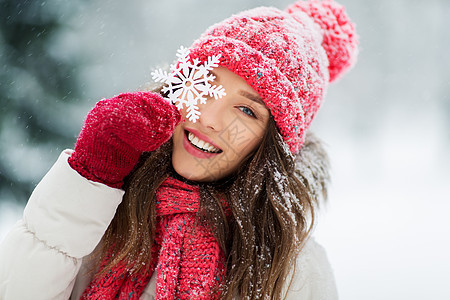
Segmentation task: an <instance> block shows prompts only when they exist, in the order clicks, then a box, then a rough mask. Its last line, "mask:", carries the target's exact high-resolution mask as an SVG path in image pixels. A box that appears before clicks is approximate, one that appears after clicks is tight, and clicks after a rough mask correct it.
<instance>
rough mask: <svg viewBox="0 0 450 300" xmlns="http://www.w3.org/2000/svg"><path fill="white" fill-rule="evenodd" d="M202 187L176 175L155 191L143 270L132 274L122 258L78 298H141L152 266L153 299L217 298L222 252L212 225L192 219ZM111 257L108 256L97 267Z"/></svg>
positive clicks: (220, 276) (222, 276)
mask: <svg viewBox="0 0 450 300" xmlns="http://www.w3.org/2000/svg"><path fill="white" fill-rule="evenodd" d="M199 201H200V192H199V188H198V187H197V186H191V185H189V184H187V183H184V182H182V181H179V180H176V179H174V178H168V179H166V180H165V181H164V182H163V183H162V185H161V186H160V187H159V188H158V190H157V194H156V213H157V220H158V223H157V226H156V237H155V243H154V245H153V248H152V254H153V255H152V259H151V261H150V262H149V266H150V267H149V268H148V269H147V270H146V272H141V273H139V274H137V275H135V276H132V275H130V272H129V269H128V268H127V267H126V265H127V264H126V263H121V264H119V265H118V266H116V267H115V268H114V269H113V270H109V271H108V272H107V273H106V275H105V276H101V277H98V278H95V279H94V280H93V281H92V282H91V283H90V284H89V286H88V287H87V289H86V290H85V292H84V294H83V296H82V298H81V299H114V298H118V299H139V297H140V295H141V294H142V292H143V291H144V289H145V287H146V285H147V284H148V282H149V280H150V278H151V276H152V273H153V272H154V270H155V268H156V269H157V278H156V299H216V298H218V295H219V288H220V284H221V283H222V281H223V280H224V276H225V259H224V254H223V252H222V250H221V248H220V246H219V244H218V243H217V241H216V239H215V238H214V236H213V234H212V233H211V231H210V230H209V229H208V228H207V227H206V226H204V225H202V224H198V222H196V217H195V216H196V213H197V211H198V209H199ZM110 259H111V257H110V256H108V257H106V258H105V259H104V260H103V261H102V262H101V265H100V270H102V268H103V267H104V266H105V265H106V264H107V262H108V261H109V260H110Z"/></svg>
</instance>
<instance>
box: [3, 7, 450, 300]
mask: <svg viewBox="0 0 450 300" xmlns="http://www.w3.org/2000/svg"><path fill="white" fill-rule="evenodd" d="M36 2H37V3H40V6H41V9H43V10H44V11H45V10H48V11H49V12H52V13H55V11H56V12H57V13H58V14H59V15H58V16H59V20H60V21H61V22H63V23H64V24H65V26H63V27H61V28H60V29H59V30H58V31H57V32H56V33H55V34H54V35H53V37H52V39H51V43H50V45H49V46H48V48H46V50H47V51H48V52H49V53H51V55H53V56H55V57H59V58H61V59H69V58H72V57H77V59H78V60H77V64H76V66H75V67H74V69H73V70H72V71H71V74H72V75H71V76H75V75H76V76H77V84H78V87H79V88H80V91H81V92H79V93H78V96H77V99H76V100H74V101H73V102H70V103H66V105H65V106H64V109H63V107H62V106H60V103H59V102H58V101H55V102H54V105H50V106H43V107H42V108H41V111H42V112H41V113H40V114H39V115H38V116H37V117H36V118H43V117H45V116H47V115H48V114H51V115H55V116H59V118H60V119H61V118H63V119H64V122H62V124H64V126H62V125H61V122H60V121H61V120H59V123H56V122H58V121H54V122H55V123H51V122H50V124H49V125H48V126H49V127H58V128H60V130H63V131H67V132H70V137H71V143H72V144H71V143H68V142H65V144H64V143H62V144H52V143H44V144H40V146H39V147H34V146H32V145H30V143H28V140H27V139H25V138H23V136H22V135H20V134H17V133H18V128H17V126H15V125H14V123H7V124H5V123H6V122H4V121H5V120H6V119H5V120H2V123H1V124H0V125H3V131H2V134H0V147H1V148H0V162H3V166H6V168H4V170H6V171H4V172H5V173H7V172H10V174H13V175H14V176H15V178H18V180H19V179H20V178H23V180H29V181H31V182H33V184H36V183H37V182H38V181H39V179H40V178H41V177H42V176H43V174H45V172H46V171H47V170H48V168H50V166H51V165H52V163H53V162H54V161H55V160H56V158H57V156H58V154H59V151H61V149H63V148H65V147H72V145H73V142H74V141H75V137H76V134H77V133H78V131H79V129H80V128H81V125H82V122H83V118H84V116H85V114H86V113H87V111H88V110H89V108H90V107H91V106H93V105H94V104H95V102H96V101H97V100H99V99H101V98H103V97H110V96H113V95H115V94H117V93H120V92H123V91H130V90H136V89H139V87H141V86H142V85H143V84H145V83H146V82H148V81H150V72H151V70H152V69H153V68H154V67H156V66H161V65H164V64H166V63H168V62H171V61H172V60H173V59H174V55H175V52H176V50H177V49H178V47H179V46H180V45H185V46H189V45H190V43H191V42H192V41H193V40H194V39H195V38H196V37H197V36H198V35H199V34H200V33H201V32H203V31H204V30H205V29H206V28H207V26H209V25H211V24H213V23H214V22H217V21H220V20H222V19H224V18H226V17H228V16H229V15H230V14H232V13H236V12H239V11H241V10H243V9H248V8H252V7H255V6H258V5H273V6H276V7H279V8H284V7H286V6H287V5H288V4H289V3H290V1H285V0H283V1H276V0H273V1H256V0H255V1H250V0H228V1H216V0H183V1H181V0H179V1H174V0H166V1H152V0H150V1H149V0H147V1H144V0H140V1H137V0H136V1H127V2H125V1H112V0H109V1H99V0H97V1H80V2H72V4H70V7H63V6H62V5H61V3H60V2H58V3H59V4H58V5H56V1H46V2H44V1H42V2H40V1H36ZM340 2H341V3H342V4H344V5H345V6H346V7H347V12H348V13H349V15H350V16H351V18H352V20H354V21H355V22H356V23H357V29H358V33H359V35H360V44H361V45H360V47H361V51H360V56H359V62H358V64H357V65H356V67H355V68H354V69H353V70H352V71H351V72H350V73H349V74H348V75H347V76H345V77H344V78H343V79H342V80H340V81H339V82H337V83H335V84H333V85H332V86H331V87H330V89H329V91H328V95H327V98H326V102H325V104H324V106H323V107H322V109H321V111H320V112H319V115H318V117H317V118H316V120H315V121H314V123H313V129H314V131H315V132H316V133H317V134H318V135H319V136H320V137H321V138H322V139H323V140H324V141H325V142H326V144H327V149H328V151H329V155H330V157H331V161H332V166H333V170H332V176H333V177H332V178H333V183H332V186H331V192H330V198H329V204H328V206H327V207H326V209H325V210H323V212H322V213H321V216H320V220H319V224H318V226H317V229H316V238H317V240H318V241H319V242H320V243H321V244H322V245H324V246H325V248H326V249H327V252H328V255H329V259H330V261H331V263H332V265H333V268H334V270H335V274H336V280H337V284H338V289H339V293H340V298H341V299H343V300H361V299H364V300H372V299H373V300H375V299H377V300H379V299H383V300H387V299H389V300H390V299H392V300H394V299H408V300H419V299H420V300H422V299H433V300H440V299H442V300H445V299H446V300H448V299H450V289H449V288H448V283H449V281H450V196H449V195H450V175H449V169H450V156H449V154H448V149H449V146H450V76H449V75H448V70H450V59H449V57H448V53H449V52H450V31H449V28H450V18H449V17H448V16H450V1H448V0H422V1H420V0H414V1H411V0H408V1H407V0H396V1H390V0H378V1H361V0H342V1H340ZM75 3H76V4H75ZM78 3H79V4H78ZM67 5H68V4H67ZM11 17H12V18H14V17H15V16H11ZM0 37H1V36H0ZM0 42H1V39H0ZM0 45H1V44H0ZM25 46H26V45H25ZM25 46H24V47H25ZM5 49H6V48H2V47H0V51H3V52H0V62H1V59H2V57H5V55H7V53H6V50H5ZM36 59H39V56H37V58H36ZM1 72H3V73H4V74H6V73H8V72H11V70H9V69H7V68H6V67H5V66H3V68H2V69H1ZM4 74H1V75H4ZM2 78H5V77H2ZM29 81H30V80H29V78H26V77H24V78H23V80H19V81H18V80H15V81H14V82H13V81H12V80H11V81H10V82H6V81H4V82H3V83H2V84H3V87H5V86H13V85H14V86H15V89H17V90H21V91H22V90H26V89H31V88H30V82H29ZM1 87H2V85H1V84H0V88H1ZM32 87H33V86H32ZM32 90H33V91H35V90H36V88H35V87H34V88H33V89H32ZM69 92H70V91H66V93H69ZM30 95H33V93H30ZM0 100H1V101H2V104H1V106H2V107H3V105H4V104H6V103H7V101H8V99H4V98H2V99H0ZM38 111H39V110H38ZM52 122H53V121H52ZM52 124H53V125H52ZM5 128H6V129H7V130H6V129H5ZM23 130H25V131H26V130H27V128H23ZM0 175H1V174H0ZM0 178H1V177H0ZM0 197H1V198H0V240H1V239H2V238H3V237H4V236H5V234H6V232H7V230H8V228H10V227H11V226H12V225H13V224H14V222H15V221H16V220H17V219H18V218H20V215H21V213H22V210H23V206H24V205H25V201H26V198H24V199H17V196H13V195H12V194H11V193H9V192H6V191H0Z"/></svg>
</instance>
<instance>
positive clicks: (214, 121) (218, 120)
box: [199, 97, 226, 131]
mask: <svg viewBox="0 0 450 300" xmlns="http://www.w3.org/2000/svg"><path fill="white" fill-rule="evenodd" d="M224 103H225V97H223V98H221V99H214V98H208V100H206V103H205V104H200V105H199V111H200V117H199V122H200V124H201V125H202V126H204V127H205V128H208V129H211V130H214V131H221V130H223V129H224V122H225V115H226V110H225V105H224Z"/></svg>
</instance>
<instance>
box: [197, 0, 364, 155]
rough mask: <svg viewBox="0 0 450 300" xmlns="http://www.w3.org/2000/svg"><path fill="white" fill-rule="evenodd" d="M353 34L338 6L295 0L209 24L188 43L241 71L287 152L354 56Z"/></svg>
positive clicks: (200, 53) (297, 142)
mask: <svg viewBox="0 0 450 300" xmlns="http://www.w3.org/2000/svg"><path fill="white" fill-rule="evenodd" d="M357 45H358V41H357V36H356V33H355V27H354V24H353V23H352V22H351V21H350V19H349V18H348V17H347V15H346V13H345V9H344V7H343V6H341V5H339V4H337V3H336V2H334V1H332V0H324V1H317V0H310V1H298V2H296V3H294V4H292V5H291V6H289V7H288V8H287V9H286V10H285V11H281V10H279V9H276V8H273V7H259V8H255V9H252V10H248V11H243V12H241V13H239V14H237V15H233V16H231V17H230V18H228V19H226V20H224V21H222V22H220V23H217V24H215V25H213V26H211V27H210V28H209V29H208V30H207V31H206V32H205V33H203V34H202V35H201V36H200V38H199V39H198V40H196V41H195V42H194V43H193V44H192V46H191V47H190V48H189V52H190V57H191V58H192V59H194V58H198V59H199V60H200V61H206V60H207V58H208V56H212V55H217V54H221V57H220V62H219V65H220V66H224V67H226V68H228V69H229V70H230V71H232V72H234V73H235V74H237V75H239V76H241V77H242V78H244V79H245V80H246V82H247V83H248V84H249V85H250V86H252V87H253V88H254V89H255V90H256V91H257V92H258V93H259V95H260V96H261V97H262V99H263V101H264V102H265V104H266V106H267V107H268V109H269V110H270V112H271V114H272V116H273V117H274V120H275V122H276V124H277V127H278V129H279V130H280V133H281V135H282V136H283V139H284V141H285V142H286V143H287V144H288V146H289V149H290V150H291V152H292V153H294V154H295V153H296V152H298V150H299V149H300V148H301V146H302V144H303V142H304V137H305V133H306V129H307V128H308V127H309V125H310V124H311V121H312V119H313V117H314V116H315V114H316V112H317V110H318V108H319V107H320V105H321V103H322V99H323V97H324V94H325V92H326V89H327V86H328V83H329V82H331V81H333V80H335V79H337V78H339V77H340V76H341V75H342V74H343V73H344V72H345V71H346V70H348V69H349V68H350V67H351V66H352V65H353V64H354V63H355V61H356V56H357V52H358V51H357Z"/></svg>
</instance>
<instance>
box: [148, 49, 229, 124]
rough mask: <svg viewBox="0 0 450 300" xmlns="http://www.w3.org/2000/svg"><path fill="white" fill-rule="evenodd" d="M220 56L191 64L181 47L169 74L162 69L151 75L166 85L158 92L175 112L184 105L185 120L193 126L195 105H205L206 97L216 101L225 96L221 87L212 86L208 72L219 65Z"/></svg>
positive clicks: (197, 113)
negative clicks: (160, 92)
mask: <svg viewBox="0 0 450 300" xmlns="http://www.w3.org/2000/svg"><path fill="white" fill-rule="evenodd" d="M220 56H221V55H220V54H218V55H213V56H208V60H207V61H206V62H204V63H203V64H200V61H199V60H198V59H193V60H192V62H191V59H190V57H189V50H188V49H186V48H184V47H181V48H180V49H179V50H178V51H177V57H178V60H177V62H176V63H175V64H173V65H171V66H170V71H171V72H170V73H168V72H166V71H163V70H161V69H159V70H156V71H153V72H152V73H151V74H152V78H153V80H154V81H155V82H163V83H165V84H166V85H165V86H164V87H163V88H162V90H161V91H162V92H163V93H164V94H165V95H166V96H165V99H167V100H168V101H170V102H171V103H173V104H175V105H176V107H177V108H178V109H183V107H184V106H186V108H187V109H186V111H187V115H186V117H187V118H188V119H189V120H190V121H192V122H193V123H195V122H196V121H197V120H198V119H199V117H200V111H199V108H198V104H199V103H200V104H205V103H206V100H207V96H209V97H214V99H216V100H217V99H219V98H222V97H223V96H225V95H226V93H225V88H224V87H222V85H219V86H217V85H213V84H211V82H212V81H214V79H215V76H214V75H212V74H211V73H210V71H211V70H212V69H213V68H215V67H218V66H219V62H220V60H219V59H220Z"/></svg>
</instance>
